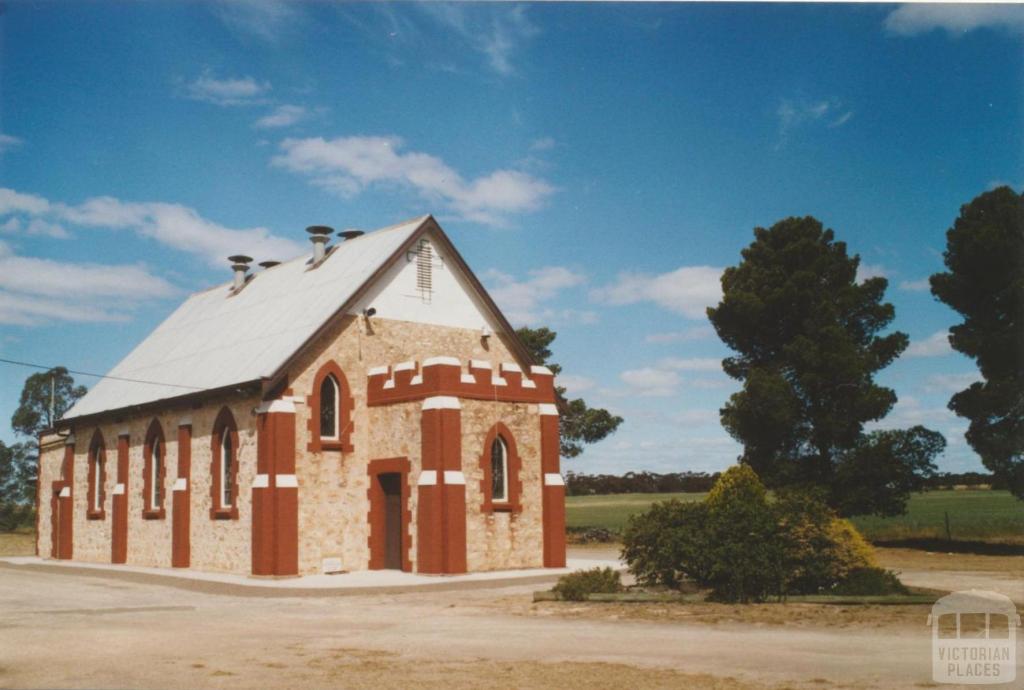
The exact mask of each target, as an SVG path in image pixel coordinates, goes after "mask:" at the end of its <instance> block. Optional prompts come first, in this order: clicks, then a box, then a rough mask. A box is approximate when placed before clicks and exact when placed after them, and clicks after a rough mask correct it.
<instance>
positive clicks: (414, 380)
mask: <svg viewBox="0 0 1024 690" xmlns="http://www.w3.org/2000/svg"><path fill="white" fill-rule="evenodd" d="M421 383H423V374H416V375H415V376H413V377H412V378H411V379H409V385H410V386H418V385H420V384H421Z"/></svg>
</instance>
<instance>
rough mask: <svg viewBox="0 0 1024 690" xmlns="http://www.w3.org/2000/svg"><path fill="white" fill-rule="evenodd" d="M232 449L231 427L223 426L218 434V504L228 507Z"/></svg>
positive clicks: (231, 475) (229, 505) (232, 458)
mask: <svg viewBox="0 0 1024 690" xmlns="http://www.w3.org/2000/svg"><path fill="white" fill-rule="evenodd" d="M234 455H235V453H234V449H233V448H232V446H231V429H228V428H225V429H224V431H223V432H222V433H221V435H220V494H221V500H220V505H221V507H222V508H230V507H231V503H232V500H231V499H232V496H231V485H232V484H233V480H232V477H233V473H232V469H233V468H232V464H231V463H232V462H233V461H234Z"/></svg>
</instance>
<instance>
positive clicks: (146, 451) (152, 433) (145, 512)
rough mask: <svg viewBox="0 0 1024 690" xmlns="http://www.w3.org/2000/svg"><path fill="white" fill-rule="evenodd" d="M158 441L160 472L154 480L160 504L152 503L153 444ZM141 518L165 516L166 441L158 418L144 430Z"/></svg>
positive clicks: (161, 518)
mask: <svg viewBox="0 0 1024 690" xmlns="http://www.w3.org/2000/svg"><path fill="white" fill-rule="evenodd" d="M156 441H159V442H160V452H161V453H162V455H161V460H162V462H161V463H160V472H159V474H158V476H157V478H156V481H157V483H158V485H159V487H160V505H153V444H154V443H155V442H156ZM142 457H143V467H142V519H143V520H163V519H164V518H165V517H167V508H166V506H167V443H166V442H165V441H164V430H163V428H162V427H161V426H160V420H158V419H154V420H153V421H152V422H150V423H149V429H147V430H146V442H145V444H144V445H143V446H142Z"/></svg>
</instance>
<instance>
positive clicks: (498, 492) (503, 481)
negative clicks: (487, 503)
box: [491, 436, 508, 503]
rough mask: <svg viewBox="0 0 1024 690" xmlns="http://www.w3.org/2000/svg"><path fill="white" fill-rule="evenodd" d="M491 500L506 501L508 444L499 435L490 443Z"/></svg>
mask: <svg viewBox="0 0 1024 690" xmlns="http://www.w3.org/2000/svg"><path fill="white" fill-rule="evenodd" d="M491 501H492V502H494V503H507V502H508V446H506V445H505V440H504V439H503V438H501V436H498V437H496V438H495V439H494V441H493V442H492V443H491Z"/></svg>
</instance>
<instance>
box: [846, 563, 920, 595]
mask: <svg viewBox="0 0 1024 690" xmlns="http://www.w3.org/2000/svg"><path fill="white" fill-rule="evenodd" d="M832 593H833V594H843V595H847V596H882V595H885V594H908V593H909V590H908V589H907V587H906V585H904V584H903V583H902V582H900V580H899V578H898V577H897V576H896V573H894V572H893V571H891V570H886V569H885V568H877V567H866V568H854V569H853V570H851V571H850V572H849V573H847V575H846V577H845V578H844V579H843V580H842V581H841V582H840V583H839V584H837V585H836V586H835V587H833V588H832Z"/></svg>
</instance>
